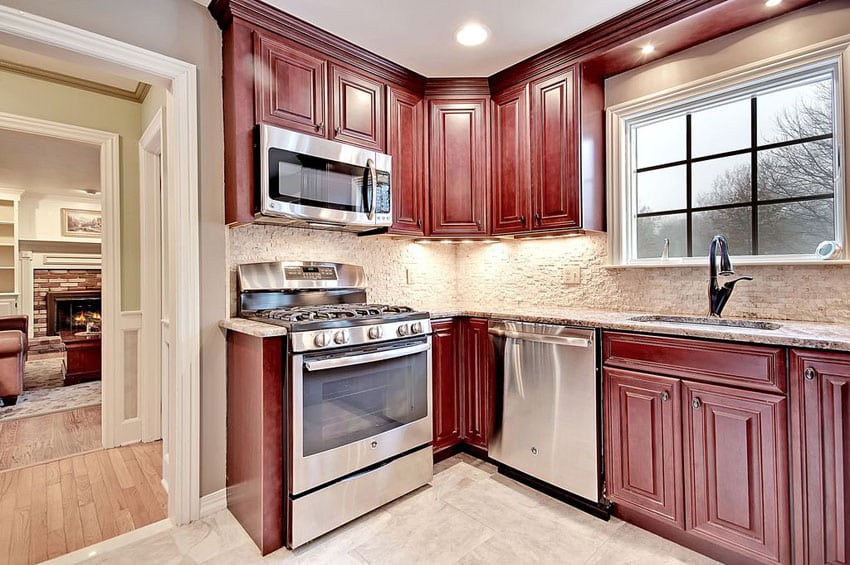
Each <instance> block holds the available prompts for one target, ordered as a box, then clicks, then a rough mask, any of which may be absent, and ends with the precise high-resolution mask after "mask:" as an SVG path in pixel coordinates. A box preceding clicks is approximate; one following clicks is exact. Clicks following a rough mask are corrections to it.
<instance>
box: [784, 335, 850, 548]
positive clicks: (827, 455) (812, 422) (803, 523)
mask: <svg viewBox="0 0 850 565" xmlns="http://www.w3.org/2000/svg"><path fill="white" fill-rule="evenodd" d="M790 368H791V402H792V407H791V414H792V428H791V429H792V435H791V437H792V449H793V456H792V461H793V465H794V481H793V483H794V489H795V499H794V502H795V510H796V515H795V519H796V523H795V531H796V532H798V537H797V539H796V550H795V554H796V556H797V561H798V562H799V563H812V564H814V563H818V564H820V563H834V564H844V563H850V521H848V520H849V519H850V355H848V354H845V353H832V352H823V351H801V350H794V351H792V352H791V367H790Z"/></svg>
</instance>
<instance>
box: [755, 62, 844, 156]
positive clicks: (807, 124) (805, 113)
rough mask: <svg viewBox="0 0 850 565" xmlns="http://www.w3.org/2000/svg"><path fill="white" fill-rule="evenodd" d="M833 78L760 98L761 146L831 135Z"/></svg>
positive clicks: (759, 131)
mask: <svg viewBox="0 0 850 565" xmlns="http://www.w3.org/2000/svg"><path fill="white" fill-rule="evenodd" d="M832 97H833V94H832V77H831V76H830V77H829V78H826V79H822V80H818V81H816V82H810V83H808V84H802V85H799V86H792V87H790V88H784V89H782V90H778V91H776V92H771V93H770V94H765V95H764V96H759V97H758V100H757V104H758V110H757V113H758V126H757V127H758V140H759V144H760V145H764V144H766V143H778V142H781V141H788V140H792V139H802V138H804V137H811V136H813V135H821V134H826V133H832V131H833V128H832V121H833V116H832Z"/></svg>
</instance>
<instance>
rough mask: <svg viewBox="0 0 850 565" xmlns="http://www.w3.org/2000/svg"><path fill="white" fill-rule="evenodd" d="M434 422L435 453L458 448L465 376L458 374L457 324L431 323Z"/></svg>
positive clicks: (461, 432)
mask: <svg viewBox="0 0 850 565" xmlns="http://www.w3.org/2000/svg"><path fill="white" fill-rule="evenodd" d="M431 327H432V329H433V334H432V335H431V371H432V375H431V380H432V387H433V392H432V399H431V400H432V408H433V410H432V418H433V421H434V440H433V441H434V443H433V448H434V453H438V452H440V451H443V450H445V449H448V448H451V447H454V446H456V445H458V444H459V443H460V442H461V441H462V440H463V429H462V427H461V402H462V399H463V396H462V394H463V389H462V388H461V378H460V376H461V374H460V371H458V337H459V335H458V334H459V332H458V328H457V323H456V322H455V320H453V319H450V320H434V321H433V322H432V323H431Z"/></svg>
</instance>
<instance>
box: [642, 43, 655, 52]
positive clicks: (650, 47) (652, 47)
mask: <svg viewBox="0 0 850 565" xmlns="http://www.w3.org/2000/svg"><path fill="white" fill-rule="evenodd" d="M653 51H655V45H653V44H652V43H647V44H646V45H644V46H643V47H641V48H640V52H641V53H643V54H644V55H649V54H650V53H652V52H653Z"/></svg>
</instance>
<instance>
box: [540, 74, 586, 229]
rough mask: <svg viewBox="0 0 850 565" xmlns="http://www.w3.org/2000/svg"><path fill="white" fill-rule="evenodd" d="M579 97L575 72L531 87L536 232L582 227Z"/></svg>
mask: <svg viewBox="0 0 850 565" xmlns="http://www.w3.org/2000/svg"><path fill="white" fill-rule="evenodd" d="M576 100H577V96H576V86H575V77H574V71H573V69H572V68H570V69H568V70H566V71H564V72H561V73H558V74H556V75H553V76H550V77H547V78H544V79H541V80H538V81H534V82H532V83H531V166H532V174H531V184H532V193H533V197H532V200H533V208H534V228H536V229H546V230H550V229H567V228H576V227H580V226H581V217H580V212H579V202H580V198H581V197H580V190H581V189H580V186H579V182H578V178H579V162H578V136H579V133H578V127H577V115H576V107H577V103H576Z"/></svg>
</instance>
